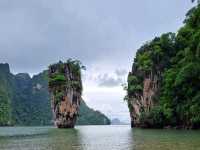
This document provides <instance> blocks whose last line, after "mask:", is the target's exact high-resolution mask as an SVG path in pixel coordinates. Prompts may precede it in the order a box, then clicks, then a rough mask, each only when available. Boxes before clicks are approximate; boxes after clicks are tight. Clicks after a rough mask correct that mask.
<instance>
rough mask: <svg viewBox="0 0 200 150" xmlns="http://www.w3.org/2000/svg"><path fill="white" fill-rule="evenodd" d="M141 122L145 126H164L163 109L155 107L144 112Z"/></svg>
mask: <svg viewBox="0 0 200 150" xmlns="http://www.w3.org/2000/svg"><path fill="white" fill-rule="evenodd" d="M140 122H141V126H142V127H144V128H162V127H163V125H164V116H163V112H162V109H161V108H160V107H154V108H153V109H152V110H150V112H142V114H141V116H140Z"/></svg>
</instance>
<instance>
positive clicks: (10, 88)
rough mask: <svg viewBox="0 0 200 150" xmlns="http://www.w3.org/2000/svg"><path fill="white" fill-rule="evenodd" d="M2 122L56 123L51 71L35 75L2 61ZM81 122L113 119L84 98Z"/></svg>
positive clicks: (88, 123) (18, 124)
mask: <svg viewBox="0 0 200 150" xmlns="http://www.w3.org/2000/svg"><path fill="white" fill-rule="evenodd" d="M0 83H1V84H0V108H1V109H0V126H7V125H17V126H41V125H53V116H52V112H51V103H50V102H51V101H50V95H49V92H48V71H43V72H41V73H39V74H37V75H34V76H33V77H32V78H31V77H30V76H29V74H27V73H19V74H16V75H14V74H12V73H11V72H10V68H9V64H7V63H5V64H3V63H2V64H0ZM77 124H78V125H105V124H106V125H108V124H110V120H109V119H108V117H106V116H105V115H104V114H102V113H101V112H99V111H95V110H93V109H91V108H89V107H88V106H87V105H86V103H85V102H84V101H83V100H82V101H81V103H80V114H79V117H78V119H77Z"/></svg>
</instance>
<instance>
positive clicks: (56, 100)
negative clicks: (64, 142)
mask: <svg viewBox="0 0 200 150" xmlns="http://www.w3.org/2000/svg"><path fill="white" fill-rule="evenodd" d="M81 69H84V66H82V65H81V63H80V62H79V61H77V60H71V59H69V60H67V62H61V61H60V62H59V63H56V64H53V65H50V66H49V92H50V95H51V106H52V111H53V116H54V124H55V126H57V127H58V128H73V127H74V125H75V123H76V119H77V116H78V111H79V106H80V103H81V94H82V81H81Z"/></svg>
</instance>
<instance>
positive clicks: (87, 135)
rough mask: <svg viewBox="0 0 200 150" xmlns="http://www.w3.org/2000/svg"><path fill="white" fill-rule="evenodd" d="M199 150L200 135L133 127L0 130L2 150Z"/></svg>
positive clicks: (194, 132) (196, 132)
mask: <svg viewBox="0 0 200 150" xmlns="http://www.w3.org/2000/svg"><path fill="white" fill-rule="evenodd" d="M161 149H162V150H178V149H181V150H199V149H200V131H185V130H182V131H181V130H180V131H177V130H141V129H131V128H130V127H129V126H78V127H76V128H75V129H56V128H53V127H14V128H0V150H161Z"/></svg>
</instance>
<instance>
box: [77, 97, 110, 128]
mask: <svg viewBox="0 0 200 150" xmlns="http://www.w3.org/2000/svg"><path fill="white" fill-rule="evenodd" d="M79 114H80V115H79V117H78V119H77V124H79V125H108V124H110V120H109V119H108V118H107V117H106V116H105V115H104V114H102V113H101V112H99V111H95V110H93V109H91V108H89V107H88V106H87V105H86V104H85V102H84V101H83V100H82V101H81V104H80V110H79Z"/></svg>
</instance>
